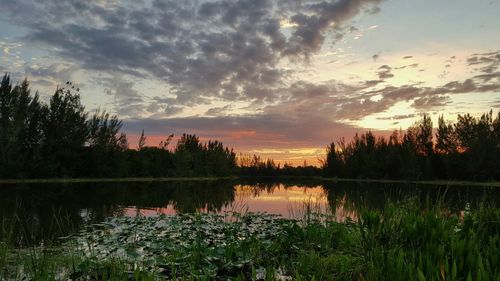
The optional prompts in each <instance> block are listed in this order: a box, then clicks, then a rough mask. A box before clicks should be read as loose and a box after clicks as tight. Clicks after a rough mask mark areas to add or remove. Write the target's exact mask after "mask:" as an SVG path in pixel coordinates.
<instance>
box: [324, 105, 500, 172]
mask: <svg viewBox="0 0 500 281" xmlns="http://www.w3.org/2000/svg"><path fill="white" fill-rule="evenodd" d="M323 174H324V175H325V176H327V177H342V178H371V179H410V180H422V179H425V180H427V179H456V180H499V179H500V112H499V113H498V115H497V116H496V118H493V112H492V111H490V112H488V113H485V114H483V115H482V116H480V117H478V118H475V117H473V116H471V115H470V114H459V115H458V116H457V121H456V122H454V123H451V122H446V121H445V120H444V117H443V116H440V117H439V119H438V127H437V129H436V130H435V133H434V132H433V125H432V121H431V118H430V117H429V115H427V114H425V115H423V116H422V118H421V119H420V120H419V121H418V122H416V123H415V124H414V125H413V126H411V127H410V128H408V129H407V130H406V131H402V130H397V131H394V132H393V133H392V135H390V137H389V138H388V139H386V138H384V137H376V136H375V135H374V134H373V133H372V132H370V131H369V132H366V133H364V134H361V135H357V134H356V135H355V136H354V138H353V139H352V140H351V141H349V142H346V141H345V139H341V140H340V141H338V142H337V143H334V142H332V143H331V144H330V145H329V146H328V147H327V155H326V159H325V161H324V165H323Z"/></svg>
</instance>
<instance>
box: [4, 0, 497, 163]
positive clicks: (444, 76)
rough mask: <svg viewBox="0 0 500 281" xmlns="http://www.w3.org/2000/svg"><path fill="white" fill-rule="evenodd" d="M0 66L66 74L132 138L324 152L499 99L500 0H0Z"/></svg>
mask: <svg viewBox="0 0 500 281" xmlns="http://www.w3.org/2000/svg"><path fill="white" fill-rule="evenodd" d="M0 7H1V9H0V72H2V73H4V72H9V73H10V75H11V78H12V79H13V80H14V81H16V82H21V81H22V80H23V79H24V78H25V77H27V78H28V79H29V81H30V82H31V88H32V89H33V91H35V90H36V91H39V93H40V95H41V97H42V98H43V99H45V100H48V99H49V98H50V96H51V95H52V94H53V93H54V91H55V89H56V87H57V85H62V84H64V83H65V82H66V81H72V82H73V84H74V85H76V86H77V87H78V88H80V95H81V98H82V102H83V104H84V105H85V107H86V109H87V110H88V111H94V110H97V109H105V110H106V111H108V112H110V113H113V114H116V115H118V117H119V118H120V119H122V120H123V125H124V126H123V130H124V131H125V132H126V133H127V135H128V137H129V143H130V145H131V147H134V146H135V145H136V144H137V139H138V137H139V135H140V133H141V131H142V130H144V131H145V134H146V136H147V142H148V145H158V144H159V142H160V141H161V140H162V139H164V138H166V136H168V135H170V134H175V135H176V136H179V135H180V134H182V133H194V134H197V135H198V136H199V137H200V139H201V140H202V141H206V140H208V139H218V140H221V141H223V142H224V144H225V145H228V146H230V147H233V148H234V149H235V150H236V151H237V152H238V153H249V154H258V155H261V156H262V157H264V158H267V157H271V158H274V159H275V160H276V161H277V162H280V163H284V162H287V163H292V164H294V165H299V164H302V163H303V162H304V160H305V161H307V163H310V164H318V163H319V162H318V161H319V159H321V158H322V157H324V154H325V147H326V145H327V144H328V143H330V142H332V141H338V140H339V139H341V138H346V139H350V138H352V137H353V136H354V134H355V133H356V132H359V133H362V132H365V131H367V130H372V131H375V132H378V133H379V134H387V132H388V131H391V130H395V129H400V128H402V129H406V128H407V127H408V126H411V125H412V124H413V123H414V122H415V121H417V120H418V119H419V118H420V117H421V115H422V114H424V113H427V114H430V115H431V117H432V119H433V120H434V124H437V118H438V116H440V115H443V116H444V117H445V119H447V120H450V122H451V121H453V120H454V119H456V115H457V114H463V113H466V112H468V113H471V114H472V115H474V116H479V115H480V114H482V113H484V112H488V111H490V110H493V112H494V113H496V112H498V111H499V110H500V17H499V16H498V15H500V0H485V1H483V0H474V1H470V0H440V1H435V0H385V1H384V0H364V1H363V0H198V1H196V0H182V1H180V0H177V1H176V0H86V1H79V0H44V1H35V0H16V1H12V0H0Z"/></svg>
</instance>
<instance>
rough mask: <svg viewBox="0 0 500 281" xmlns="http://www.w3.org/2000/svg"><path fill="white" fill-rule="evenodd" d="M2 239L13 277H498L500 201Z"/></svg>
mask: <svg viewBox="0 0 500 281" xmlns="http://www.w3.org/2000/svg"><path fill="white" fill-rule="evenodd" d="M2 247H3V248H0V266H2V267H3V268H2V271H1V274H2V275H1V276H4V277H5V278H6V279H8V278H11V279H13V280H21V279H23V278H25V279H23V280H26V279H28V280H67V279H72V280H172V279H177V280H418V281H422V280H464V281H466V280H467V281H468V280H500V269H499V268H498V264H500V210H499V209H491V208H486V207H485V208H481V209H479V210H475V211H466V212H465V213H462V214H452V213H450V212H447V211H438V210H433V209H426V210H422V209H420V208H417V207H416V205H415V204H412V203H408V204H406V205H404V206H403V207H397V206H395V205H391V204H388V205H387V206H386V207H385V209H384V210H383V211H373V210H372V211H368V210H365V211H362V212H360V214H359V220H358V221H356V222H354V221H346V222H343V223H338V222H335V221H334V220H333V217H331V216H329V215H320V214H315V213H313V212H311V211H309V212H305V213H303V217H301V218H299V219H296V220H290V219H283V218H281V217H279V216H273V215H266V214H243V215H241V214H233V213H228V214H226V215H222V216H221V215H212V214H192V215H177V216H160V217H154V218H147V217H136V218H130V217H120V218H111V219H108V220H107V221H105V222H103V223H101V224H97V225H93V226H89V227H87V228H85V229H82V230H81V232H80V233H79V234H78V235H76V236H73V237H69V238H66V239H65V240H64V243H63V244H62V245H60V246H58V247H55V248H54V247H46V246H45V245H43V246H40V245H38V246H37V247H31V248H28V249H23V250H16V249H8V248H7V247H8V243H6V242H2ZM0 279H1V278H0Z"/></svg>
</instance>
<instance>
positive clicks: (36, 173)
mask: <svg viewBox="0 0 500 281" xmlns="http://www.w3.org/2000/svg"><path fill="white" fill-rule="evenodd" d="M78 92H79V89H78V88H75V86H74V85H73V84H72V83H70V82H67V83H66V85H65V86H64V87H58V88H57V90H56V91H55V93H54V95H52V97H51V98H50V100H49V102H48V103H45V102H43V101H41V100H40V96H39V94H38V93H35V94H31V91H30V88H29V83H28V81H27V80H24V81H23V82H22V83H21V84H20V85H15V86H13V85H12V82H11V80H10V76H9V75H8V74H5V75H4V76H3V79H2V81H1V85H0V178H55V177H195V176H197V177H210V176H219V177H222V176H229V175H233V174H235V172H236V155H235V153H234V152H233V150H232V149H229V148H227V147H224V146H223V144H222V143H221V142H220V141H208V142H206V143H202V142H201V141H200V139H199V138H198V137H197V136H196V135H189V134H183V135H182V136H181V137H180V138H179V140H178V142H177V144H176V146H175V147H174V148H172V149H169V145H170V142H171V140H172V138H173V135H170V136H169V137H167V138H166V139H165V140H164V141H162V142H161V143H160V144H159V145H158V146H154V147H149V146H146V137H145V136H144V131H143V132H142V135H141V137H140V139H139V147H138V149H137V150H136V149H130V148H129V146H128V140H127V136H126V135H125V134H124V133H122V132H120V130H121V128H122V122H121V121H120V120H118V118H117V117H116V116H111V115H110V114H108V113H106V112H105V111H101V110H97V111H96V112H94V113H92V114H90V113H88V112H86V111H85V108H84V106H83V105H82V104H81V100H80V95H79V93H78Z"/></svg>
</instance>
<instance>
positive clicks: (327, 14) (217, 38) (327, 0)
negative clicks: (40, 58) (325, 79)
mask: <svg viewBox="0 0 500 281" xmlns="http://www.w3.org/2000/svg"><path fill="white" fill-rule="evenodd" d="M4 2H5V3H4ZM379 2H380V1H379V0H363V1H362V0H324V1H317V0H308V1H292V0H282V1H273V0H234V1H229V0H215V1H174V0H166V1H160V0H151V1H132V0H130V1H124V2H117V1H99V0H91V1H77V0H71V1H57V0H48V1H34V0H19V1H2V10H1V11H0V13H3V14H5V15H7V16H9V17H10V18H11V19H12V20H13V22H16V23H17V24H19V25H22V26H24V27H27V30H28V34H27V36H26V38H27V39H28V40H30V41H31V42H38V43H43V44H46V45H48V46H50V47H54V48H53V50H55V53H56V54H57V55H59V56H61V57H63V58H65V59H66V60H69V61H72V62H75V63H78V64H81V66H82V67H83V68H86V69H89V70H97V71H102V72H109V71H113V72H117V71H119V72H120V73H122V74H130V75H132V76H135V77H142V78H145V77H147V78H153V79H161V80H163V81H165V82H167V83H169V84H170V85H172V91H173V92H174V93H176V94H177V95H178V96H182V98H181V97H179V99H178V102H186V103H189V102H190V101H191V100H192V99H196V98H197V97H199V96H214V97H218V98H221V99H224V100H229V101H231V100H246V99H258V98H262V96H260V95H258V94H257V95H256V92H255V89H253V90H254V91H253V95H250V97H249V96H247V95H246V90H252V89H251V87H252V86H253V85H259V86H260V88H262V89H265V88H267V89H269V88H273V87H276V86H280V83H281V82H282V78H283V77H284V76H286V75H287V73H286V72H285V71H283V70H282V69H280V67H278V63H279V62H280V60H281V59H283V58H285V57H291V58H292V59H296V58H308V57H309V56H311V55H312V54H314V53H316V52H318V51H319V50H320V49H321V46H322V45H323V44H324V42H325V38H326V34H327V32H329V31H334V32H335V33H337V35H338V37H341V35H342V34H343V33H344V32H347V31H346V30H345V29H347V27H345V26H344V24H345V23H347V22H348V21H349V20H350V19H352V18H353V17H354V16H356V15H357V14H359V13H362V12H366V11H368V10H369V9H371V8H373V7H375V5H377V4H378V3H379ZM33 15H36V16H33ZM283 19H288V21H289V22H291V23H293V24H294V26H292V27H290V32H291V33H289V34H288V35H285V33H284V32H283V29H282V28H281V26H280V22H281V21H282V20H283ZM264 92H265V91H260V93H264Z"/></svg>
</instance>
